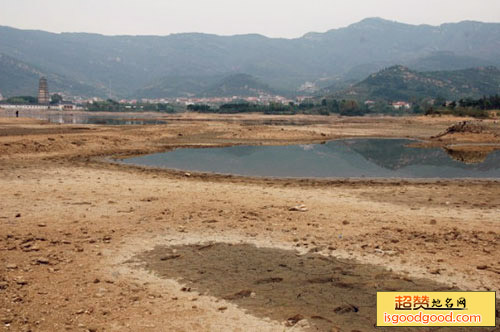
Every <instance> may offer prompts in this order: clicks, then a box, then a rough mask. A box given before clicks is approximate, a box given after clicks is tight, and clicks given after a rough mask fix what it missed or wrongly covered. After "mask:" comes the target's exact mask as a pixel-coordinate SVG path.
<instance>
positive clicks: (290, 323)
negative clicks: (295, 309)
mask: <svg viewBox="0 0 500 332" xmlns="http://www.w3.org/2000/svg"><path fill="white" fill-rule="evenodd" d="M303 319H304V316H302V315H301V314H297V315H295V316H293V317H290V318H288V319H287V320H286V325H287V326H294V325H295V324H297V323H298V322H299V321H301V320H303Z"/></svg>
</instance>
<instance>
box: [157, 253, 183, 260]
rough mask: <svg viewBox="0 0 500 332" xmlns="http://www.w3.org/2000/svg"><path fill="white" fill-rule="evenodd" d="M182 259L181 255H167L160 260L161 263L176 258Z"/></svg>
mask: <svg viewBox="0 0 500 332" xmlns="http://www.w3.org/2000/svg"><path fill="white" fill-rule="evenodd" d="M179 257H181V255H179V254H173V255H167V256H163V257H161V258H160V260H161V261H168V260H170V259H175V258H179Z"/></svg>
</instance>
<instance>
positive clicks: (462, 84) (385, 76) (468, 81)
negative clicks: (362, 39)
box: [330, 66, 500, 101]
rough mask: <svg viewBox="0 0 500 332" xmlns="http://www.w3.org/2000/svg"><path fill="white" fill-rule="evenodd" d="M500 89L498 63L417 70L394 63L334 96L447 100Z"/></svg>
mask: <svg viewBox="0 0 500 332" xmlns="http://www.w3.org/2000/svg"><path fill="white" fill-rule="evenodd" d="M498 93H500V70H499V69H498V68H496V67H479V68H472V69H463V70H454V71H432V72H417V71H413V70H410V69H408V68H407V67H403V66H393V67H390V68H387V69H384V70H381V71H379V72H377V73H375V74H372V75H370V76H368V77H367V78H366V79H364V80H363V81H361V82H359V83H356V84H354V85H353V86H351V87H350V88H348V89H345V90H343V91H341V92H335V93H333V94H332V95H330V96H331V97H334V98H337V99H353V100H358V101H364V100H392V101H394V100H402V101H411V100H414V99H419V98H436V97H443V98H446V99H447V100H458V99H461V98H468V97H470V98H480V97H481V96H484V95H495V94H498Z"/></svg>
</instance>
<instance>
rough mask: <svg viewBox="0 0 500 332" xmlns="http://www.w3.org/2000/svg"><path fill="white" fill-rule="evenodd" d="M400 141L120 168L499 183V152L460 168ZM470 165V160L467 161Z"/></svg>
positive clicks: (163, 158) (232, 153) (169, 155)
mask: <svg viewBox="0 0 500 332" xmlns="http://www.w3.org/2000/svg"><path fill="white" fill-rule="evenodd" d="M412 142H413V141H411V140H404V139H347V140H337V141H331V142H327V143H325V144H314V145H290V146H232V147H224V148H207V149H178V150H175V151H171V152H166V153H157V154H152V155H147V156H142V157H136V158H129V159H126V160H124V162H125V163H130V164H140V165H147V166H159V167H168V168H175V169H182V170H191V171H202V172H216V173H225V174H238V175H250V176H270V177H355V178H358V177H381V178H391V177H400V178H466V177H471V178H500V151H494V152H491V153H490V154H489V155H487V156H484V159H482V161H480V159H479V158H476V159H474V160H475V161H477V162H475V163H465V162H464V160H463V159H465V158H458V157H457V154H456V153H455V154H451V156H450V155H449V154H448V153H447V152H446V151H445V150H443V149H440V148H429V149H423V148H414V147H408V146H407V145H408V144H409V143H412ZM467 160H469V159H467Z"/></svg>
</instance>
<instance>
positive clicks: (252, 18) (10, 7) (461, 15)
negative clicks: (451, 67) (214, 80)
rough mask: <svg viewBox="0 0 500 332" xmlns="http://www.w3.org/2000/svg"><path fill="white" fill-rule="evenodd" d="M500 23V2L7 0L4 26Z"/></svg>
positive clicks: (259, 29) (292, 31)
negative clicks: (379, 21)
mask: <svg viewBox="0 0 500 332" xmlns="http://www.w3.org/2000/svg"><path fill="white" fill-rule="evenodd" d="M375 16H377V17H382V18H386V19H390V20H396V21H400V22H405V23H412V24H421V23H427V24H432V25H439V24H441V23H444V22H457V21H462V20H478V21H486V22H500V0H309V1H306V0H252V1H247V0H243V1H241V0H239V1H238V0H0V25H8V26H13V27H17V28H22V29H40V30H47V31H52V32H96V33H102V34H107V35H116V34H131V35H144V34H152V35H167V34H171V33H178V32H206V33H216V34H222V35H231V34H242V33H260V34H263V35H266V36H270V37H287V38H290V37H299V36H301V35H303V34H304V33H307V32H310V31H318V32H323V31H326V30H329V29H332V28H338V27H343V26H347V25H349V24H351V23H354V22H357V21H359V20H361V19H363V18H366V17H375Z"/></svg>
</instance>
